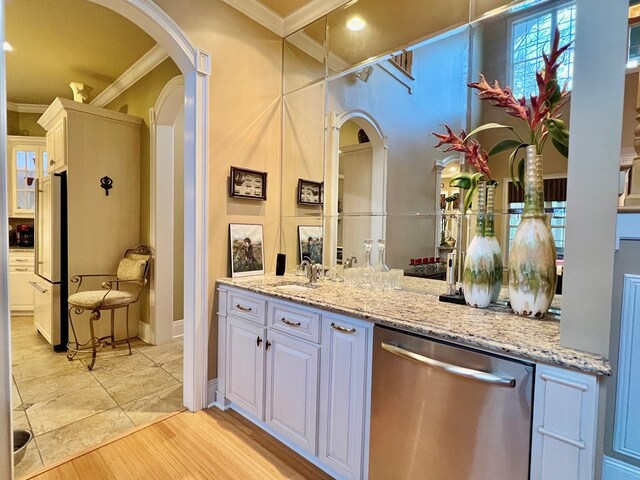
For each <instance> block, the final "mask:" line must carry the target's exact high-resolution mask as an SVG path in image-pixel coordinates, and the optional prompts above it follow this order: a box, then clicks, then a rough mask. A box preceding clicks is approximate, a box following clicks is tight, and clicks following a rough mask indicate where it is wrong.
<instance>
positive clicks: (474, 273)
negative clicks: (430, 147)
mask: <svg viewBox="0 0 640 480" xmlns="http://www.w3.org/2000/svg"><path fill="white" fill-rule="evenodd" d="M486 188H487V185H486V182H479V183H478V217H477V220H476V234H475V236H474V237H473V239H472V240H471V243H470V244H469V247H468V248H467V253H466V255H465V258H464V269H463V273H462V290H463V293H464V300H465V302H466V303H467V305H470V306H472V307H477V308H486V307H488V306H489V304H490V303H491V297H492V295H493V290H494V280H493V279H494V275H495V274H494V272H495V265H494V256H495V254H494V245H493V243H492V241H491V239H490V238H488V237H485V228H486V221H487V218H486V201H485V198H486V197H485V195H486ZM500 263H501V264H502V261H501V262H500ZM500 268H501V269H502V266H501V267H500Z"/></svg>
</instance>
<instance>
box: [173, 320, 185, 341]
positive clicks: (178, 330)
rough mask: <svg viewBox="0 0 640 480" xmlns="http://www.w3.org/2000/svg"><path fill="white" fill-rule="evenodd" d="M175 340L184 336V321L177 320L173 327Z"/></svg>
mask: <svg viewBox="0 0 640 480" xmlns="http://www.w3.org/2000/svg"><path fill="white" fill-rule="evenodd" d="M171 334H172V336H173V338H178V337H182V336H183V335H184V320H175V321H174V322H173V326H172V333H171Z"/></svg>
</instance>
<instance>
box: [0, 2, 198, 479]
mask: <svg viewBox="0 0 640 480" xmlns="http://www.w3.org/2000/svg"><path fill="white" fill-rule="evenodd" d="M89 1H92V2H93V3H96V4H99V5H102V6H104V7H106V8H108V9H110V10H113V11H115V12H117V13H119V14H120V15H122V16H124V17H126V18H127V19H129V20H130V21H132V22H133V23H135V24H136V25H137V26H138V27H140V28H141V29H142V30H144V31H145V32H146V33H148V34H149V35H150V36H151V37H153V38H154V39H155V40H156V41H157V42H158V44H159V45H160V46H161V47H163V48H164V49H165V50H166V51H167V53H168V54H169V55H170V56H171V58H172V59H173V61H174V62H175V63H176V65H178V67H179V68H180V70H181V72H182V73H183V76H184V79H185V89H184V92H185V93H184V107H185V110H184V112H185V136H184V138H185V141H184V159H185V162H184V164H185V173H184V177H185V187H187V188H185V195H184V211H185V216H184V224H185V229H188V231H190V232H192V234H191V235H190V236H189V237H188V238H186V239H185V248H184V251H185V258H184V265H185V268H184V270H185V277H184V283H185V288H184V290H185V292H186V293H185V302H184V303H185V312H184V313H185V324H184V335H185V342H184V343H185V346H186V348H185V356H184V404H185V406H186V407H187V408H189V409H190V410H192V411H197V410H200V409H202V408H204V407H205V406H206V402H207V398H206V395H207V371H206V365H207V346H208V323H207V298H208V286H207V271H206V265H207V244H206V238H207V210H208V190H207V178H208V175H207V161H206V160H207V152H208V134H207V133H208V85H209V75H210V56H209V53H208V52H204V51H202V50H199V49H197V48H196V47H195V46H194V45H193V44H192V43H191V42H190V41H189V39H188V38H187V36H186V35H185V34H184V32H182V31H181V30H180V28H179V27H178V26H177V25H176V24H175V22H173V20H172V19H171V18H170V17H168V16H167V15H166V13H164V12H163V11H162V10H161V9H160V8H159V7H158V6H157V5H155V4H154V3H153V2H151V1H148V0H89ZM3 31H4V12H3V8H2V7H0V34H2V33H3ZM0 36H4V35H0ZM0 71H5V63H4V54H0ZM6 93H7V92H6V84H5V81H4V78H2V79H0V109H1V110H2V111H6ZM6 133H7V125H6V116H5V115H4V114H2V115H0V151H1V152H3V153H2V155H5V154H4V152H6V144H5V142H6V140H5V138H6ZM6 194H7V185H6V172H5V171H4V170H2V171H0V211H2V212H5V213H4V216H5V218H4V220H5V221H6V212H7V209H6V204H5V203H4V202H6ZM4 237H5V238H4V240H0V253H2V255H4V256H5V258H6V256H7V252H8V242H7V240H8V238H6V237H7V236H4ZM5 265H6V262H5ZM7 273H8V272H7V267H6V266H5V268H4V269H2V270H1V271H0V297H1V298H0V300H2V302H1V303H2V304H3V305H5V306H6V305H8V301H7V300H8V299H7V296H8V295H7V294H8V287H7V285H8V275H7ZM8 315H9V312H8V308H6V307H5V308H4V309H2V312H1V313H0V385H2V386H3V388H0V392H1V393H0V429H1V430H2V431H4V432H10V431H11V408H10V404H11V398H10V395H11V389H10V388H9V386H10V379H11V359H10V357H9V352H10V331H9V325H10V323H9V317H8ZM11 443H12V442H11V437H10V436H9V435H1V436H0V477H2V478H11V474H12V463H13V458H12V452H11Z"/></svg>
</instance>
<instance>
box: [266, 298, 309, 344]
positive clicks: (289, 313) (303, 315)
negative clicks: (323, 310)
mask: <svg viewBox="0 0 640 480" xmlns="http://www.w3.org/2000/svg"><path fill="white" fill-rule="evenodd" d="M269 325H270V326H271V328H273V329H274V330H279V331H281V332H286V333H288V334H289V335H293V336H295V337H299V338H304V339H305V340H309V341H311V342H314V343H320V315H319V314H317V313H314V312H310V311H308V310H305V309H303V308H300V307H296V306H294V305H289V304H286V303H277V302H269Z"/></svg>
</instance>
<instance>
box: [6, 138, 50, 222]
mask: <svg viewBox="0 0 640 480" xmlns="http://www.w3.org/2000/svg"><path fill="white" fill-rule="evenodd" d="M46 158H47V154H46V150H45V138H44V137H22V136H15V135H9V136H7V159H8V171H7V177H8V179H9V182H8V183H9V217H15V218H33V216H34V213H35V202H36V190H35V181H34V180H35V179H36V178H42V176H43V175H44V174H45V172H46V165H45V162H46Z"/></svg>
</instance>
